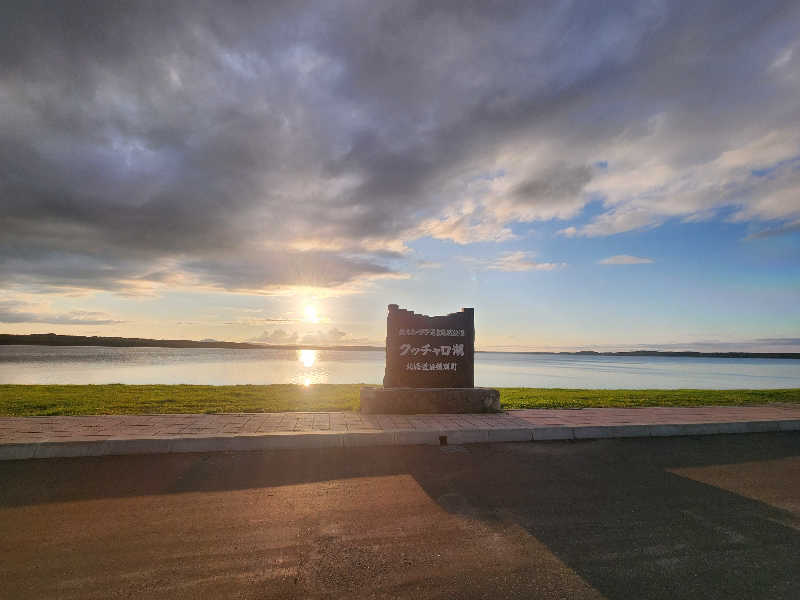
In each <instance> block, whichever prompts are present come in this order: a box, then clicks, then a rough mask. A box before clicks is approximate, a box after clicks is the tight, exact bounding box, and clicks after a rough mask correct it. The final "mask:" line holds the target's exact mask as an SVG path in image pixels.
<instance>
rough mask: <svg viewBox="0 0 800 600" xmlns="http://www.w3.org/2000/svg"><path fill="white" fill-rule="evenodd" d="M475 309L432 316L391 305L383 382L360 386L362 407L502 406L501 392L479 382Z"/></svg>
mask: <svg viewBox="0 0 800 600" xmlns="http://www.w3.org/2000/svg"><path fill="white" fill-rule="evenodd" d="M474 317H475V310H474V309H472V308H462V309H461V311H460V312H457V313H451V314H449V315H444V316H436V317H429V316H427V315H418V314H416V313H415V312H414V311H410V310H404V309H402V308H400V307H399V306H398V305H397V304H390V305H389V316H388V317H387V319H386V374H385V375H384V377H383V388H378V387H365V388H362V389H361V412H364V413H385V414H416V413H478V412H496V411H498V410H500V393H499V392H498V391H497V390H493V389H489V388H476V387H475V319H474Z"/></svg>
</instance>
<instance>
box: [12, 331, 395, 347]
mask: <svg viewBox="0 0 800 600" xmlns="http://www.w3.org/2000/svg"><path fill="white" fill-rule="evenodd" d="M10 345H17V346H20V345H30V346H110V347H119V348H131V347H143V348H238V349H245V350H246V349H254V348H272V349H278V350H297V349H300V348H309V349H312V350H383V347H382V346H319V345H314V344H303V345H297V344H290V345H269V344H254V343H250V342H220V341H218V340H203V341H196V340H154V339H149V338H125V337H100V336H96V335H93V336H85V335H58V334H55V333H31V334H28V335H15V334H8V333H2V334H0V346H10Z"/></svg>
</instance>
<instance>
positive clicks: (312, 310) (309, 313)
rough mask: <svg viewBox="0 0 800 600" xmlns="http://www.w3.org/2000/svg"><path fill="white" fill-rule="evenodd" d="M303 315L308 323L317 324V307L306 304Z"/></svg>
mask: <svg viewBox="0 0 800 600" xmlns="http://www.w3.org/2000/svg"><path fill="white" fill-rule="evenodd" d="M305 315H306V321H308V322H310V323H319V314H318V313H317V307H316V306H314V305H313V304H306V307H305Z"/></svg>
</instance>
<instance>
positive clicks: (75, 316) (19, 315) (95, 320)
mask: <svg viewBox="0 0 800 600" xmlns="http://www.w3.org/2000/svg"><path fill="white" fill-rule="evenodd" d="M0 323H48V324H52V325H113V324H116V323H124V321H117V320H114V319H112V318H110V316H109V315H108V314H106V313H103V312H93V311H81V310H74V311H70V312H67V313H49V312H35V311H33V310H32V309H31V307H30V306H29V305H26V304H24V303H20V302H15V301H11V300H8V301H0Z"/></svg>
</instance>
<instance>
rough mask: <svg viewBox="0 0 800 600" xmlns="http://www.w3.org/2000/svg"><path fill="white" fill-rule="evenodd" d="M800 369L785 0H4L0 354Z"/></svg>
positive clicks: (793, 63)
mask: <svg viewBox="0 0 800 600" xmlns="http://www.w3.org/2000/svg"><path fill="white" fill-rule="evenodd" d="M390 303H396V304H399V305H401V306H402V307H404V308H408V309H410V310H415V311H417V312H420V313H424V314H431V315H433V314H447V313H450V312H455V311H457V310H459V309H460V308H461V307H474V308H475V319H476V346H477V348H479V349H484V350H581V349H589V348H594V349H598V350H610V349H641V348H659V349H665V350H675V349H699V350H750V351H795V352H797V351H800V3H798V2H796V1H788V2H779V1H776V2H772V1H762V2H749V1H748V2H745V1H742V2H738V1H733V0H725V1H722V2H702V1H693V2H679V1H664V2H660V1H642V0H639V1H635V2H474V3H472V2H468V1H464V0H459V1H453V2H446V1H443V2H425V1H422V2H410V1H408V2H391V1H381V2H371V1H369V0H361V1H341V2H339V1H334V2H331V1H327V0H325V1H320V2H304V1H302V0H292V1H290V2H278V1H274V2H235V3H228V2H219V1H208V2H204V1H202V0H192V1H190V2H181V1H177V0H173V1H170V2H146V1H141V2H127V3H116V2H107V1H99V2H91V1H87V2H80V3H78V2H60V3H58V2H55V3H54V2H36V1H31V0H26V1H24V2H4V3H3V5H2V8H0V333H47V332H55V333H63V334H73V335H112V336H137V337H152V338H180V339H218V340H232V341H250V340H256V341H263V342H271V343H297V344H304V343H305V344H311V343H314V344H320V343H322V344H378V345H380V344H382V343H383V338H384V336H385V323H386V321H385V318H386V306H387V304H390Z"/></svg>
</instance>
